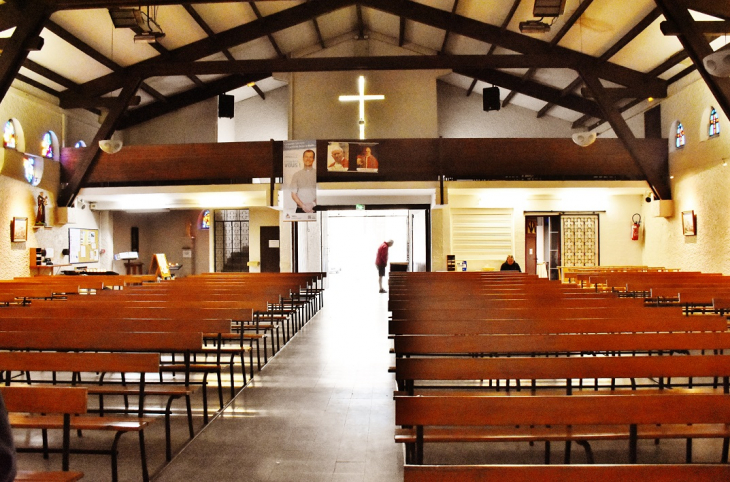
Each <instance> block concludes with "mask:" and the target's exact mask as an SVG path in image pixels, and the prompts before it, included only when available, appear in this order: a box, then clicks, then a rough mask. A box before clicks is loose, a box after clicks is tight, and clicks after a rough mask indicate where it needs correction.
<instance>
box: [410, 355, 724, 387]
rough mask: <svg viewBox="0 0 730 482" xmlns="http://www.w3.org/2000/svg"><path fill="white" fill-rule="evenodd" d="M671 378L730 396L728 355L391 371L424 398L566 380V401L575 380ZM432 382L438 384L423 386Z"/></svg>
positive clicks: (431, 362)
mask: <svg viewBox="0 0 730 482" xmlns="http://www.w3.org/2000/svg"><path fill="white" fill-rule="evenodd" d="M674 377H682V378H693V377H704V378H715V377H718V378H723V380H724V382H723V390H724V391H726V392H730V384H729V379H730V355H688V356H682V357H679V356H607V357H592V356H591V357H561V358H534V357H510V358H463V357H432V358H398V359H396V365H395V379H396V382H398V386H399V387H402V388H403V390H405V391H406V392H407V394H409V395H414V394H422V393H424V390H425V389H429V390H430V392H429V393H431V392H433V393H438V392H444V393H448V390H450V389H454V388H457V389H458V388H466V389H467V391H473V392H474V393H475V394H476V395H480V396H481V395H483V394H484V392H483V388H484V387H481V386H474V385H473V384H469V383H465V382H474V381H480V380H482V381H483V380H490V381H491V380H503V379H514V380H530V381H532V387H533V389H532V391H529V390H528V391H526V392H523V393H526V394H534V393H540V392H542V391H541V390H539V391H538V392H535V391H534V390H535V387H537V384H536V381H540V380H542V381H547V382H554V381H556V380H565V390H566V394H567V395H570V394H571V393H573V381H574V380H584V379H599V378H602V379H612V380H614V379H617V378H628V379H642V378H643V379H649V378H652V379H659V380H658V381H656V383H655V384H653V385H652V386H658V387H659V388H666V387H668V384H669V379H671V378H674ZM665 379H667V381H666V382H665ZM434 381H436V382H438V383H436V384H435V385H434V384H433V383H432V384H427V383H423V382H434ZM633 386H635V383H632V387H633ZM612 389H613V385H612Z"/></svg>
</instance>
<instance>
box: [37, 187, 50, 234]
mask: <svg viewBox="0 0 730 482" xmlns="http://www.w3.org/2000/svg"><path fill="white" fill-rule="evenodd" d="M47 204H48V196H44V195H43V193H40V194H39V195H38V211H37V212H36V215H35V225H36V226H45V225H46V205H47Z"/></svg>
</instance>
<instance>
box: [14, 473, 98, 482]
mask: <svg viewBox="0 0 730 482" xmlns="http://www.w3.org/2000/svg"><path fill="white" fill-rule="evenodd" d="M83 477H84V473H83V472H38V471H30V470H20V471H18V473H17V475H16V476H15V482H75V481H77V480H81V479H82V478H83Z"/></svg>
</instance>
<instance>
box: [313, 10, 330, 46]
mask: <svg viewBox="0 0 730 482" xmlns="http://www.w3.org/2000/svg"><path fill="white" fill-rule="evenodd" d="M312 25H314V31H315V33H316V34H317V42H319V46H320V47H321V48H322V50H324V49H326V48H327V46H326V45H325V44H324V37H322V32H321V31H320V29H319V22H317V19H316V18H313V19H312Z"/></svg>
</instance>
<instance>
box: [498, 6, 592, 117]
mask: <svg viewBox="0 0 730 482" xmlns="http://www.w3.org/2000/svg"><path fill="white" fill-rule="evenodd" d="M591 3H593V0H584V1H583V2H581V4H580V5H578V8H576V9H575V11H574V12H573V14H572V15H571V16H570V18H569V19H568V20H566V21H565V23H564V24H563V26H562V27H561V28H560V30H559V31H558V33H556V34H555V36H554V37H553V38H552V39H550V47H553V48H554V47H555V46H556V45H558V43H559V42H560V41H561V40H562V39H563V37H565V35H566V34H567V33H568V31H569V30H570V29H571V28H572V27H573V25H575V22H577V21H578V20H579V19H580V17H581V15H583V12H585V11H586V9H587V8H588V7H590V5H591ZM536 71H537V69H529V70H528V71H527V72H525V74H524V75H523V76H522V78H523V79H524V80H530V79H531V78H532V76H533V75H535V72H536ZM514 96H515V91H514V90H513V91H512V92H510V93H509V95H507V97H505V99H504V100H503V101H502V107H507V106H508V105H509V103H510V102H511V101H512V98H513V97H514Z"/></svg>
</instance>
